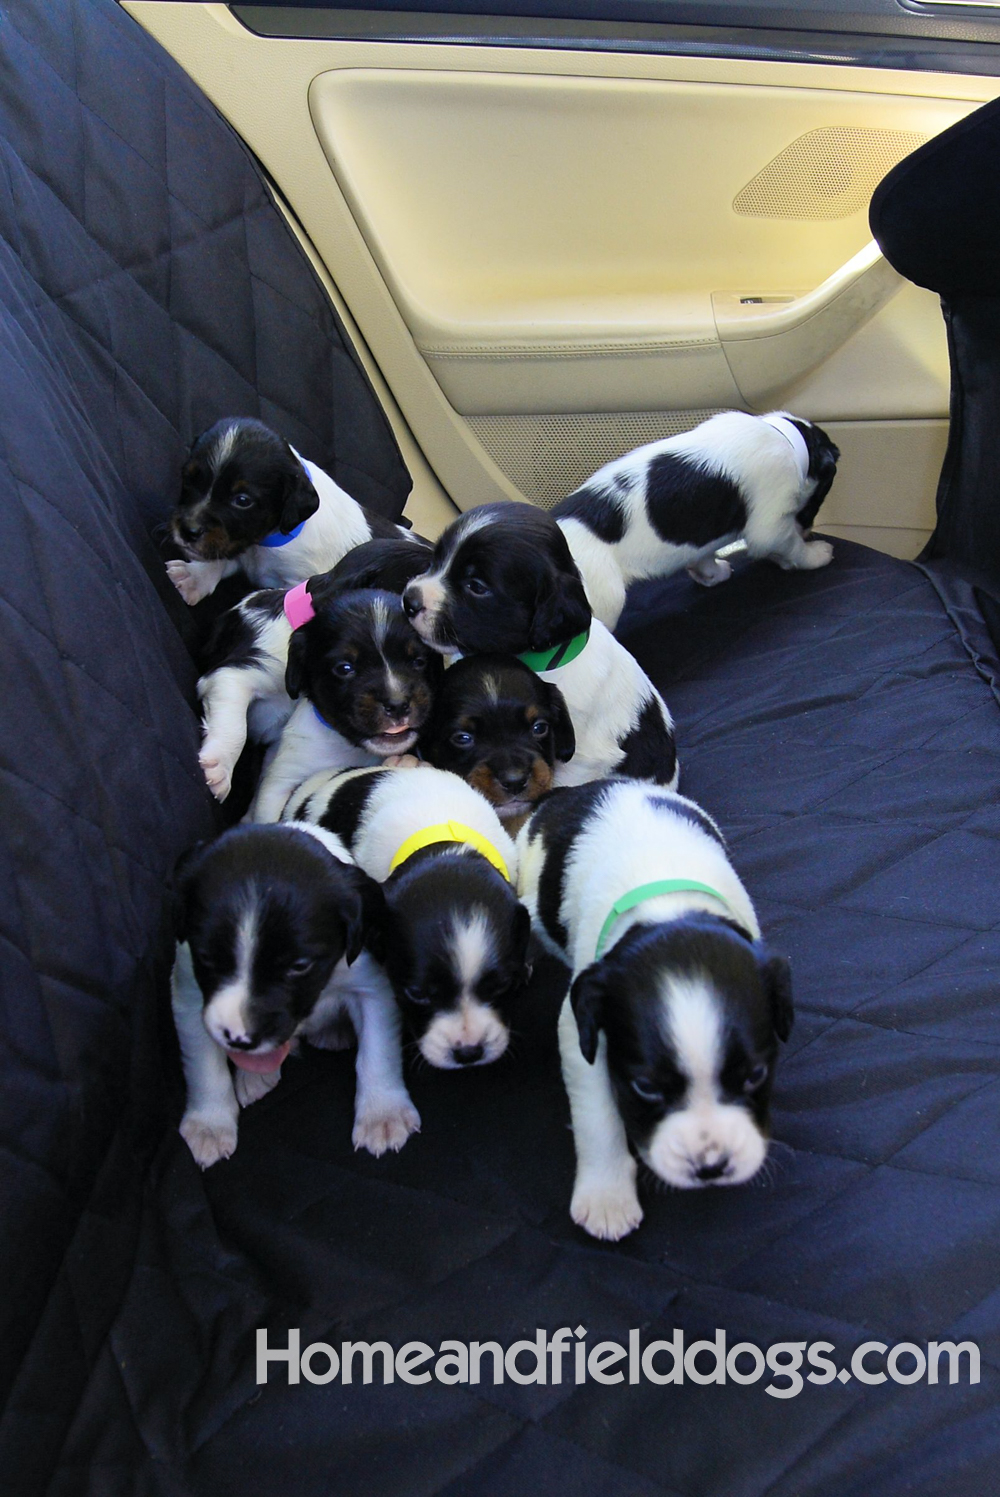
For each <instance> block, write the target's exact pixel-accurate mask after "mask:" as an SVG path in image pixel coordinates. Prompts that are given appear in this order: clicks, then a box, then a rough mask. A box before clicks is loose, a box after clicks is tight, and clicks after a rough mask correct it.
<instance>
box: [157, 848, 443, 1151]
mask: <svg viewBox="0 0 1000 1497" xmlns="http://www.w3.org/2000/svg"><path fill="white" fill-rule="evenodd" d="M175 886H176V890H177V894H176V928H177V941H178V945H177V955H176V958H175V961H174V970H173V977H172V982H171V987H172V999H173V1012H174V1022H175V1024H176V1026H177V1034H178V1038H179V1040H180V1047H181V1059H182V1062H183V1066H184V1079H185V1082H186V1085H187V1102H186V1105H185V1110H184V1117H183V1119H182V1122H181V1129H180V1131H181V1134H182V1136H183V1138H184V1139H185V1141H186V1143H187V1145H188V1147H189V1148H190V1150H191V1153H192V1154H193V1155H194V1158H195V1160H196V1161H197V1163H198V1164H200V1165H201V1167H202V1169H207V1168H208V1167H209V1165H212V1164H215V1163H217V1162H218V1160H220V1159H228V1157H229V1155H230V1154H232V1152H233V1150H234V1149H235V1148H236V1125H237V1118H238V1115H239V1108H240V1107H241V1106H242V1107H247V1106H249V1105H250V1103H252V1102H256V1101H257V1100H258V1099H259V1098H260V1097H262V1096H264V1095H265V1094H266V1093H267V1092H269V1091H270V1090H271V1089H272V1087H274V1086H275V1085H277V1082H278V1080H279V1078H280V1076H281V1066H282V1063H283V1062H284V1060H285V1057H286V1056H287V1055H288V1054H289V1052H290V1050H291V1049H292V1046H293V1045H294V1044H296V1043H297V1041H298V1040H300V1039H307V1040H308V1041H309V1042H310V1043H311V1044H313V1045H316V1046H318V1047H320V1048H325V1049H339V1048H340V1047H341V1046H342V1044H343V1038H342V1036H343V1020H344V1019H345V1018H346V1019H349V1020H350V1023H351V1024H352V1025H353V1028H354V1030H355V1032H356V1034H357V1038H358V1059H357V1068H356V1071H357V1095H356V1099H355V1109H354V1134H353V1138H354V1147H355V1148H356V1149H361V1148H363V1149H368V1150H369V1152H371V1153H372V1154H382V1153H384V1152H385V1150H386V1149H399V1148H401V1147H402V1145H403V1144H404V1143H405V1142H406V1139H407V1138H408V1137H409V1135H410V1134H411V1133H412V1132H414V1130H415V1129H417V1128H419V1126H420V1118H419V1116H418V1114H417V1112H416V1109H415V1108H414V1106H413V1104H412V1102H411V1101H410V1098H409V1095H408V1094H407V1090H406V1086H405V1085H404V1082H403V1072H402V1059H401V1050H400V1024H399V1015H398V1012H397V1009H396V1004H395V1000H394V999H393V996H392V992H391V989H390V988H389V985H388V983H387V981H386V978H385V974H384V972H383V971H382V969H381V968H380V967H379V966H378V964H377V962H376V961H375V959H374V957H373V956H372V955H371V954H370V952H369V951H368V950H365V949H363V948H365V947H366V946H369V947H373V948H375V949H376V950H379V949H381V942H382V939H383V931H382V926H383V921H384V913H385V912H384V902H383V899H382V894H381V891H380V889H379V888H378V885H377V884H375V883H374V882H373V881H372V880H371V879H370V878H368V877H367V875H365V874H364V873H362V872H361V870H360V869H359V868H357V867H355V866H354V865H353V864H352V862H351V859H350V857H349V855H348V853H347V852H346V850H345V848H344V847H343V845H342V844H341V843H340V842H338V840H337V839H336V838H335V837H334V836H332V835H331V834H330V833H328V832H324V831H323V830H322V829H321V828H318V827H309V826H297V827H293V826H287V827H236V828H234V829H233V830H231V831H229V832H226V833H225V834H224V835H223V836H222V837H220V838H219V839H218V841H216V842H213V843H210V844H208V845H204V844H203V845H200V846H199V847H197V848H195V849H193V850H192V851H191V852H190V853H187V854H185V856H184V857H183V858H182V859H181V862H180V863H179V864H178V868H177V873H176V876H175ZM230 1062H232V1064H233V1066H234V1067H235V1073H231V1072H230Z"/></svg>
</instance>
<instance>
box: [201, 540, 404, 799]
mask: <svg viewBox="0 0 1000 1497" xmlns="http://www.w3.org/2000/svg"><path fill="white" fill-rule="evenodd" d="M430 552H431V547H430V545H429V543H428V542H426V541H423V540H421V539H420V538H419V537H416V538H415V539H411V540H400V539H399V538H398V537H397V538H395V539H386V538H382V539H379V540H373V541H366V542H364V543H363V544H362V545H360V546H355V548H354V549H353V550H352V551H349V552H348V553H347V555H346V556H344V557H343V558H342V559H341V560H340V561H339V562H338V563H337V565H336V566H335V567H333V568H331V570H330V571H328V572H324V573H321V574H320V575H319V576H317V577H310V578H309V579H308V580H307V591H308V593H309V596H310V598H311V599H312V601H313V605H314V607H316V608H322V607H323V606H324V605H325V604H328V603H331V602H332V601H333V599H334V598H336V597H338V596H339V595H340V594H341V593H344V592H350V591H352V590H355V589H358V588H378V589H381V590H384V591H387V592H392V593H402V591H403V588H404V587H405V586H406V584H407V583H408V582H409V581H410V580H411V578H413V577H415V576H417V575H418V573H420V572H422V571H423V570H424V569H425V567H426V566H427V563H428V560H429V557H430ZM284 599H285V589H284V588H265V589H262V590H261V591H259V592H254V593H250V594H249V595H248V596H247V597H245V598H243V599H242V600H241V601H240V602H239V603H238V604H237V605H236V606H235V608H230V609H228V610H227V612H226V613H224V614H223V615H222V617H221V618H220V619H219V620H218V622H217V623H216V625H215V629H214V631H213V633H212V637H211V639H210V640H209V643H208V647H207V649H206V652H205V658H204V661H203V667H204V668H203V670H202V674H201V677H200V679H199V681H198V696H199V698H200V700H201V706H202V715H203V721H204V735H203V739H202V746H201V752H200V754H199V755H198V762H199V764H200V765H201V768H202V772H203V773H204V775H205V781H206V783H207V785H208V788H209V789H210V790H211V792H212V794H213V795H214V796H215V797H216V799H217V800H220V801H222V800H225V799H226V796H227V795H228V794H229V791H230V789H231V788H232V778H233V770H234V769H235V768H236V761H237V760H238V759H239V757H240V754H241V753H242V752H243V749H244V746H245V744H246V741H247V738H248V737H249V738H251V739H252V740H254V741H255V742H257V743H266V744H271V743H275V742H276V741H277V739H278V738H279V737H280V734H281V730H282V728H283V727H284V725H285V723H286V722H287V721H288V719H289V717H290V716H291V715H292V706H293V703H292V699H291V697H290V696H289V695H288V693H287V691H286V690H285V670H286V667H287V664H288V641H289V639H290V638H291V634H292V630H291V627H290V625H289V623H288V620H287V619H286V617H285V612H284V607H283V604H284Z"/></svg>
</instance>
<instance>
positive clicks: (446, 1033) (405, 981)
mask: <svg viewBox="0 0 1000 1497" xmlns="http://www.w3.org/2000/svg"><path fill="white" fill-rule="evenodd" d="M285 815H286V817H289V818H300V819H304V820H307V821H311V822H315V823H317V824H318V825H319V826H320V827H323V828H326V829H327V830H329V831H332V832H334V833H335V835H336V836H337V837H338V838H340V839H341V840H342V841H343V843H344V845H345V846H346V847H347V848H349V849H350V851H351V853H352V855H353V856H354V858H355V859H356V861H357V863H358V865H359V867H361V868H363V869H364V870H365V872H367V873H370V874H371V876H372V878H374V879H377V880H378V881H379V883H381V884H382V886H383V892H384V894H385V901H386V908H387V917H386V926H385V967H386V972H387V973H388V975H389V980H390V981H391V983H392V987H393V991H394V992H395V994H396V997H397V999H398V1001H399V1004H400V1007H401V1009H402V1011H403V1014H404V1016H405V1019H406V1023H407V1027H408V1029H409V1031H410V1032H411V1034H412V1035H413V1037H414V1040H415V1042H416V1044H417V1048H418V1049H419V1051H420V1054H421V1055H422V1056H423V1057H424V1059H425V1060H427V1061H429V1062H430V1064H431V1065H432V1066H440V1067H442V1068H443V1069H445V1070H459V1069H463V1068H465V1067H469V1066H483V1065H488V1064H489V1063H490V1062H491V1061H494V1060H497V1059H499V1057H500V1056H501V1055H503V1053H504V1051H505V1050H506V1049H507V1047H508V1044H509V1043H510V1026H511V1019H512V1016H513V1014H514V1011H515V1009H516V1004H517V1000H518V998H519V995H520V993H521V990H522V988H523V986H524V984H525V982H526V981H527V979H528V977H529V975H530V971H529V968H528V965H527V948H528V937H529V935H530V930H531V922H530V920H529V918H528V913H527V911H526V910H525V908H524V906H523V905H522V904H520V903H519V901H518V898H517V894H516V892H515V889H514V883H513V881H514V880H515V879H516V875H517V863H516V855H515V851H514V844H513V842H512V841H511V839H510V837H508V835H507V833H506V832H505V831H504V829H503V827H502V826H501V824H500V821H499V820H498V818H497V815H496V812H495V811H494V810H493V809H492V807H491V806H489V805H488V804H487V802H486V801H485V800H484V799H483V797H482V796H481V795H479V794H478V792H477V791H475V790H473V789H472V787H471V786H470V785H467V784H466V783H465V781H464V780H460V779H459V778H458V776H457V775H453V774H449V773H448V772H447V771H445V770H441V769H433V768H431V767H430V766H429V765H425V766H424V767H422V768H420V769H369V770H357V771H354V772H349V773H347V774H340V775H335V776H331V775H317V776H314V778H313V779H311V780H308V781H307V782H306V783H305V784H304V785H302V786H301V787H300V789H299V790H297V791H296V793H295V794H294V795H293V796H292V798H291V800H290V802H289V804H288V807H287V810H286V812H285Z"/></svg>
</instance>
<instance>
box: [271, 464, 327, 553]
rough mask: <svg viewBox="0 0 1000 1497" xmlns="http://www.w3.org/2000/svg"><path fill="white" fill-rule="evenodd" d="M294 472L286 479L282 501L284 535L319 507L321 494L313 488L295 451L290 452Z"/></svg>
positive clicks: (280, 527)
mask: <svg viewBox="0 0 1000 1497" xmlns="http://www.w3.org/2000/svg"><path fill="white" fill-rule="evenodd" d="M290 457H291V461H292V464H293V467H294V472H290V473H289V475H288V477H287V479H286V480H285V492H284V494H283V495H282V501H281V518H280V519H279V521H278V529H279V530H280V531H281V533H282V535H287V534H288V532H289V531H290V530H294V529H295V527H296V525H301V524H302V522H303V520H308V519H309V517H310V516H311V515H314V514H315V513H316V511H317V510H318V509H319V495H318V494H317V492H316V490H315V489H314V488H313V484H312V479H311V478H310V477H309V475H308V473H307V472H306V470H305V468H303V466H302V464H301V463H300V462H299V460H298V458H297V457H296V456H295V454H294V453H291V454H290Z"/></svg>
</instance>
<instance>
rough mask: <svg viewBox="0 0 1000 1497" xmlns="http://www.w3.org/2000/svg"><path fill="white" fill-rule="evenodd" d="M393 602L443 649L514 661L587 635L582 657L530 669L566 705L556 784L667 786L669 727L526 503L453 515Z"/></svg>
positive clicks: (555, 540)
mask: <svg viewBox="0 0 1000 1497" xmlns="http://www.w3.org/2000/svg"><path fill="white" fill-rule="evenodd" d="M403 607H404V609H405V610H406V613H407V615H408V617H409V619H410V622H411V623H412V625H413V627H414V628H415V629H416V631H417V633H418V634H419V635H420V637H421V639H423V640H425V641H426V643H427V644H429V645H430V646H431V648H432V649H434V650H439V651H441V652H442V653H443V654H448V653H454V652H455V651H458V652H460V653H461V654H463V655H478V654H487V653H488V654H493V653H497V652H500V653H503V654H508V653H509V654H512V655H520V654H523V653H524V652H525V651H535V650H543V649H546V648H548V647H550V646H553V645H557V644H560V643H562V642H564V641H566V640H568V639H570V638H572V637H573V636H575V635H578V634H580V633H582V632H583V631H584V630H585V629H587V628H589V629H590V638H589V641H588V643H587V645H586V647H585V648H584V650H583V652H582V653H581V654H580V655H578V656H577V657H576V659H575V660H571V661H570V662H569V663H568V664H566V665H560V666H557V667H556V668H555V669H552V670H544V671H540V672H539V674H540V676H541V678H542V680H543V681H548V682H551V683H552V684H553V685H554V686H558V688H559V690H560V691H561V692H562V694H563V697H564V699H565V701H566V705H567V707H568V708H569V714H570V718H571V719H572V723H573V731H574V733H575V734H576V752H575V754H574V755H573V758H572V759H570V760H569V761H568V762H567V763H561V764H559V765H557V767H556V771H555V779H554V783H555V784H556V786H560V785H580V784H583V783H584V782H585V781H587V780H595V779H601V778H602V777H603V776H604V775H607V774H612V773H614V774H623V775H630V776H632V777H633V778H635V779H649V780H655V781H656V783H657V784H662V785H668V786H671V787H672V786H674V785H676V783H677V754H676V750H675V746H674V731H673V721H672V719H671V716H670V713H669V712H668V711H667V707H666V703H665V702H664V701H663V698H662V697H661V696H660V694H659V692H658V691H657V690H656V688H655V686H654V685H653V683H652V682H651V681H650V679H649V677H648V676H647V675H646V673H645V671H644V670H643V669H642V667H641V666H640V665H639V663H638V661H637V660H635V659H634V658H633V656H632V655H631V654H629V652H628V650H626V648H625V646H624V645H622V644H619V642H618V641H617V640H616V639H615V637H614V635H612V634H611V633H610V632H609V630H607V629H606V628H605V627H604V625H603V624H602V623H600V622H599V620H597V619H593V621H592V620H591V609H590V605H589V603H588V602H587V597H586V594H585V592H584V588H583V584H582V582H581V580H580V574H579V572H578V571H577V568H576V566H575V564H574V562H573V558H572V556H571V555H570V551H569V546H568V545H567V543H566V537H565V536H564V535H563V533H562V531H561V530H560V528H559V526H558V525H557V524H556V522H555V520H553V519H552V517H551V515H549V514H547V513H546V512H545V511H544V510H540V509H534V508H533V507H532V506H531V505H528V504H505V503H500V504H484V505H483V506H482V507H481V508H479V509H473V510H469V511H468V513H466V514H464V515H461V516H460V517H459V518H458V519H457V520H454V521H453V522H452V524H451V525H449V526H448V528H447V530H445V531H444V533H443V535H442V536H441V537H440V539H439V541H438V543H437V545H436V546H435V548H434V556H433V560H432V563H431V568H430V570H429V571H428V572H425V573H424V574H423V576H421V577H417V578H416V579H415V580H414V581H413V582H411V583H410V584H409V586H408V587H407V589H406V591H405V592H404V594H403Z"/></svg>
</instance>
